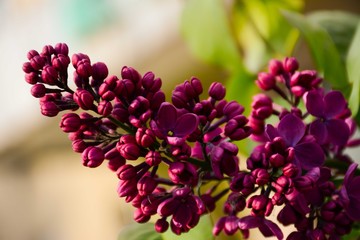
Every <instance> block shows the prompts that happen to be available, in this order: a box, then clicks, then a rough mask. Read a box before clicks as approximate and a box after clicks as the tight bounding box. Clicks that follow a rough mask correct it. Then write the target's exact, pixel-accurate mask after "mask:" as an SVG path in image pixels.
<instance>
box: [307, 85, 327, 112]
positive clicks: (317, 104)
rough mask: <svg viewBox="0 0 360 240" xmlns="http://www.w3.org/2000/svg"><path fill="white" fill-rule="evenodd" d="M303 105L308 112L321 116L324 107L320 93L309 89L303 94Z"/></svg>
mask: <svg viewBox="0 0 360 240" xmlns="http://www.w3.org/2000/svg"><path fill="white" fill-rule="evenodd" d="M305 106H306V109H307V110H308V112H309V113H310V114H311V115H313V116H315V117H322V116H323V114H324V109H325V102H324V99H323V96H322V94H320V92H318V91H316V90H311V91H309V92H307V93H306V95H305Z"/></svg>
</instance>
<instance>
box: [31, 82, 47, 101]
mask: <svg viewBox="0 0 360 240" xmlns="http://www.w3.org/2000/svg"><path fill="white" fill-rule="evenodd" d="M45 94H46V87H45V86H44V85H43V84H35V85H34V86H33V87H32V88H31V95H33V96H34V97H36V98H41V97H43V96H45Z"/></svg>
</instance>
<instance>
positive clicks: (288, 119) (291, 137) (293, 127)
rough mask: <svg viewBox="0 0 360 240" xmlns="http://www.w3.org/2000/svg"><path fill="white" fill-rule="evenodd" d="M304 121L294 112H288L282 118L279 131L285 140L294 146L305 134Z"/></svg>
mask: <svg viewBox="0 0 360 240" xmlns="http://www.w3.org/2000/svg"><path fill="white" fill-rule="evenodd" d="M305 129H306V126H305V124H304V123H303V121H302V120H301V119H300V118H298V117H296V116H295V115H293V114H287V115H286V116H285V117H283V118H282V119H281V120H280V123H279V126H278V131H279V134H280V136H281V137H283V139H284V140H285V142H286V143H287V144H288V145H289V146H292V147H294V146H295V145H296V144H297V143H298V142H299V141H300V139H301V138H302V137H303V136H304V134H305Z"/></svg>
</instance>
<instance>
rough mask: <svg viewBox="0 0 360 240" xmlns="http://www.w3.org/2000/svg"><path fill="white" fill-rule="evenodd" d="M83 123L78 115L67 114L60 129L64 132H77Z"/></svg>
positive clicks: (63, 117) (62, 119) (62, 118)
mask: <svg viewBox="0 0 360 240" xmlns="http://www.w3.org/2000/svg"><path fill="white" fill-rule="evenodd" d="M81 124H82V121H81V119H80V117H79V115H77V114H76V113H66V114H64V115H63V116H62V117H61V122H60V128H61V130H63V131H64V132H76V131H77V130H79V128H80V127H81Z"/></svg>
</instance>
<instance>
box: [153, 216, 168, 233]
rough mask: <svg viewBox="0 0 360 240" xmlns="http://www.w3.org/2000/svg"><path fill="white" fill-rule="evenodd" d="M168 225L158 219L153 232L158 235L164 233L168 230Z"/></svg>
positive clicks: (161, 219)
mask: <svg viewBox="0 0 360 240" xmlns="http://www.w3.org/2000/svg"><path fill="white" fill-rule="evenodd" d="M168 228H169V223H168V222H167V221H166V220H165V218H160V219H158V220H157V221H156V222H155V231H157V232H158V233H164V232H166V231H167V230H168Z"/></svg>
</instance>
